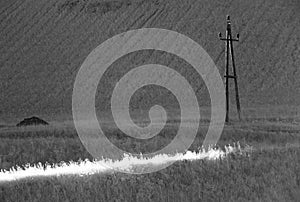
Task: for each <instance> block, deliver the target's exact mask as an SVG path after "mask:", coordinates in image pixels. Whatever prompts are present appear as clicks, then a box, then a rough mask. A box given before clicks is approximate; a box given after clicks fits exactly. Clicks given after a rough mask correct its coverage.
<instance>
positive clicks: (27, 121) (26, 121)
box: [17, 116, 49, 126]
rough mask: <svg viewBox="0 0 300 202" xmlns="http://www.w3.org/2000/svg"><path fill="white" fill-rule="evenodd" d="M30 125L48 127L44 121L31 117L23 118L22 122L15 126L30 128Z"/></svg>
mask: <svg viewBox="0 0 300 202" xmlns="http://www.w3.org/2000/svg"><path fill="white" fill-rule="evenodd" d="M31 125H49V123H48V122H46V121H44V120H43V119H40V118H38V117H35V116H33V117H30V118H25V119H24V120H23V121H21V122H20V123H18V124H17V126H31Z"/></svg>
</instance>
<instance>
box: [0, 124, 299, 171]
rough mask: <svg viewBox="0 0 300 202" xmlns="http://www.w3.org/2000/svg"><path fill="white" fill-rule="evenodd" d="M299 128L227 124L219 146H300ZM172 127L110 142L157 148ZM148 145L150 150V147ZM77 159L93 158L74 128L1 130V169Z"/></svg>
mask: <svg viewBox="0 0 300 202" xmlns="http://www.w3.org/2000/svg"><path fill="white" fill-rule="evenodd" d="M299 132H300V129H299V127H298V126H296V127H295V126H289V125H282V124H281V125H279V126H278V124H275V125H274V124H273V125H272V124H266V123H262V124H257V123H254V124H251V125H250V124H249V123H246V124H242V125H229V126H226V127H225V129H224V131H223V134H222V136H221V139H220V141H219V143H218V144H219V146H221V147H222V146H223V145H225V144H233V143H236V142H240V143H241V145H242V146H243V145H251V146H254V147H256V148H265V147H286V146H289V145H298V146H299V145H300V135H299ZM175 133H176V131H175V130H173V129H170V130H168V132H167V133H166V134H161V135H160V136H159V138H158V139H156V140H155V141H148V142H147V144H144V145H142V144H140V143H139V142H134V141H132V139H129V138H126V137H124V136H122V135H120V134H119V133H118V132H116V131H114V130H111V132H110V134H109V136H110V141H111V142H113V143H114V144H115V145H118V146H119V147H122V148H123V149H124V150H127V151H129V152H134V153H141V152H143V151H145V150H146V151H151V150H157V148H161V147H162V146H163V145H166V144H168V143H170V140H172V139H173V136H174V134H175ZM205 133H206V128H205V127H203V129H202V130H200V131H199V134H198V135H197V137H196V139H195V141H194V143H193V144H192V145H191V147H190V150H191V151H195V150H197V149H198V148H199V147H201V145H202V142H203V134H205ZM149 148H150V149H149ZM80 159H89V160H93V158H92V156H91V155H90V154H89V153H88V152H87V151H86V149H85V148H84V146H83V145H82V143H81V142H80V140H79V138H78V135H77V133H76V131H75V129H72V128H64V129H61V128H60V129H55V128H42V129H40V130H36V131H34V130H29V129H23V130H22V129H19V130H11V131H6V132H1V133H0V169H9V168H11V167H13V166H16V165H19V166H22V165H24V164H27V163H29V164H36V163H42V164H46V163H49V164H55V163H59V162H61V161H64V162H68V161H78V160H80Z"/></svg>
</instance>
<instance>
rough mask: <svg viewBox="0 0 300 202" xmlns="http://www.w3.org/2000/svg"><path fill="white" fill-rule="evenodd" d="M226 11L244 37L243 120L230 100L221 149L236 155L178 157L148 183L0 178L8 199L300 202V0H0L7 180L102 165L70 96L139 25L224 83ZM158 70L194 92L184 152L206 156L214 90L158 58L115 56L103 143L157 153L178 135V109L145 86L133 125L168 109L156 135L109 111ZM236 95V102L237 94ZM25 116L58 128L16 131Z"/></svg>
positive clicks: (1, 195)
mask: <svg viewBox="0 0 300 202" xmlns="http://www.w3.org/2000/svg"><path fill="white" fill-rule="evenodd" d="M227 14H230V16H231V19H232V26H233V34H234V35H235V34H236V33H239V34H240V36H241V38H240V41H239V42H238V43H235V45H234V50H235V56H236V65H237V71H238V72H237V74H238V82H239V87H240V97H241V105H242V109H243V111H242V120H241V121H239V120H237V114H236V110H235V102H234V101H232V102H231V103H230V106H231V110H232V111H231V114H230V117H231V121H230V123H228V124H226V125H225V127H224V130H223V132H222V135H221V138H220V140H219V141H218V144H217V145H213V146H214V149H215V150H216V151H223V152H224V151H226V148H228V145H234V147H233V148H234V151H232V152H230V153H226V155H225V156H224V157H219V158H217V159H208V158H205V159H201V160H182V161H177V162H175V163H174V164H173V165H171V166H169V167H167V168H165V169H163V170H160V171H158V172H153V173H148V174H142V175H138V174H136V175H135V174H125V173H119V172H116V171H112V170H109V171H107V172H98V173H91V174H88V175H86V174H84V175H83V174H73V175H60V176H56V175H51V176H40V177H27V178H22V179H16V180H12V181H5V180H3V179H1V178H0V201H298V200H299V198H300V107H299V106H300V79H299V78H300V69H299V66H300V57H299V56H300V38H299V36H300V35H299V33H300V4H299V2H298V1H297V0H266V1H265V0H253V1H240V0H232V1H222V0H2V1H1V2H0V81H1V84H0V92H1V96H0V103H1V104H0V176H1V174H4V175H5V174H7V175H9V174H8V173H9V172H12V173H14V172H16V173H17V172H18V171H22V170H26V169H27V170H28V169H29V167H30V166H31V167H35V168H38V169H40V170H43V169H46V170H47V169H49V168H51V167H52V168H53V169H59V168H62V167H63V166H62V165H64V166H66V167H68V165H69V166H71V165H74V164H84V162H85V161H88V162H89V161H92V162H93V161H96V160H95V159H94V158H93V157H92V155H91V154H90V153H89V152H88V151H87V150H86V148H85V147H84V146H83V143H82V141H81V140H80V139H79V135H78V133H77V131H76V129H75V127H74V123H73V117H72V93H73V85H74V81H75V77H76V75H77V72H78V71H79V69H80V67H81V65H82V63H83V62H84V60H85V59H86V57H87V56H88V55H89V54H90V52H91V51H93V50H94V49H95V48H96V47H97V46H98V45H99V44H101V43H103V42H104V41H105V40H107V39H109V38H111V37H113V36H115V35H116V34H120V33H122V32H125V31H129V30H132V29H138V28H161V29H169V30H173V31H176V32H179V33H181V34H184V35H186V36H188V37H189V38H191V39H192V40H194V41H195V42H197V43H199V44H200V45H201V46H202V47H203V48H204V49H205V50H206V51H207V53H208V54H209V55H210V57H211V58H212V60H213V61H214V63H215V64H216V66H217V68H218V69H219V71H220V74H221V75H223V74H224V51H225V50H224V44H223V43H222V42H221V41H220V40H219V38H218V33H219V32H222V33H223V34H224V31H225V28H226V24H225V23H226V21H225V20H226V15H227ZM152 63H158V64H161V65H165V66H168V67H170V68H173V69H175V70H176V71H177V72H179V73H180V74H181V75H182V76H183V77H184V78H186V79H187V80H188V82H189V84H190V85H191V86H192V88H193V90H194V92H195V95H196V96H197V101H198V102H199V107H200V111H201V113H200V114H201V120H200V123H199V126H200V129H199V131H198V133H197V135H196V138H195V139H194V140H193V143H192V145H191V146H190V147H189V149H188V150H189V151H192V152H196V153H197V154H201V152H203V151H202V150H201V146H202V143H203V140H204V137H205V134H206V132H207V130H208V126H209V122H210V118H211V111H210V107H211V101H210V96H209V94H208V91H207V88H206V86H205V85H204V82H203V79H202V78H201V77H200V76H199V75H198V76H197V75H195V74H194V73H195V72H194V71H193V70H192V68H191V66H190V65H189V64H188V63H187V62H186V61H184V60H182V59H180V58H178V57H177V56H175V55H172V54H169V53H166V52H162V51H157V50H143V51H137V52H134V53H130V54H127V55H125V56H123V57H122V58H119V59H118V60H116V61H115V62H114V63H113V64H112V65H111V66H110V67H109V69H108V70H107V71H106V72H105V74H104V75H105V76H106V77H105V78H104V79H102V80H100V82H99V84H98V88H97V93H96V96H95V105H96V106H95V109H96V113H97V118H98V119H99V123H100V124H102V126H103V125H104V126H105V132H106V137H107V138H108V139H109V140H110V141H111V142H112V143H113V144H114V145H116V146H118V147H119V148H122V149H123V150H125V151H126V152H130V153H135V154H139V153H147V152H149V151H156V150H158V149H161V148H162V147H164V146H165V145H167V144H168V143H170V142H171V141H172V139H173V138H174V135H175V134H176V133H177V130H178V126H179V120H180V119H179V117H178V116H179V115H181V114H180V113H179V110H178V108H179V107H180V106H178V102H177V101H176V100H174V96H173V97H172V94H171V95H170V92H169V91H166V90H165V89H163V88H158V89H157V88H155V87H153V86H150V87H149V88H143V89H141V90H140V89H139V90H138V91H137V93H136V94H134V96H132V99H131V100H130V102H131V104H130V112H131V114H130V116H131V118H132V119H133V120H134V123H136V124H137V125H143V124H148V123H149V114H148V111H149V109H150V107H152V106H153V105H157V104H158V105H161V106H166V108H165V110H166V111H167V113H168V114H167V115H168V118H169V119H168V121H169V122H168V124H166V126H165V128H164V130H163V131H162V132H161V133H159V134H158V135H157V136H156V137H155V138H153V139H152V138H151V139H149V140H148V141H137V140H133V139H132V138H129V137H128V136H124V134H123V133H122V132H120V130H119V129H118V128H117V127H116V124H115V122H114V120H113V117H112V114H111V112H110V107H111V104H110V102H109V101H110V98H111V94H112V92H111V91H112V90H113V88H114V87H115V85H116V83H117V82H118V80H119V79H120V78H121V77H122V76H123V75H124V74H126V73H128V72H129V71H130V70H131V69H133V68H135V67H138V66H141V65H145V64H152ZM231 84H232V83H231ZM230 89H232V90H233V86H230ZM230 96H231V97H230V98H231V100H234V94H233V93H231V95H230ZM192 112H193V111H191V114H192ZM29 116H38V117H41V118H43V119H44V120H46V121H47V122H49V123H50V125H48V126H28V127H16V124H17V123H18V122H19V121H21V120H22V119H23V118H25V117H29ZM180 118H181V121H183V122H184V121H186V122H189V121H191V122H192V121H194V119H193V117H180ZM182 124H183V123H182ZM186 132H187V133H189V130H188V129H187V130H186ZM147 166H148V165H146V166H145V169H147ZM28 172H29V171H28ZM45 172H46V171H45ZM4 175H2V176H4Z"/></svg>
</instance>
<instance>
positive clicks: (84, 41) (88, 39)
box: [70, 9, 138, 60]
mask: <svg viewBox="0 0 300 202" xmlns="http://www.w3.org/2000/svg"><path fill="white" fill-rule="evenodd" d="M134 11H136V12H137V13H138V11H137V9H135V10H134ZM127 14H129V17H127V19H128V18H130V17H132V16H134V15H135V13H134V12H126V14H125V15H127ZM116 17H117V18H116V20H115V21H116V22H118V24H125V23H123V21H121V22H119V21H118V19H124V18H123V17H124V16H116ZM97 20H98V19H97ZM109 21H110V22H111V20H109ZM107 24H108V23H107V21H105V19H104V21H103V22H102V24H101V25H100V27H101V26H102V25H107ZM97 26H99V25H97ZM114 26H115V23H112V25H109V24H108V29H103V31H104V30H107V31H108V32H109V31H110V30H111V29H112V28H113V27H114ZM89 28H92V30H91V29H89V30H90V31H88V33H87V35H86V38H85V39H83V40H81V42H80V43H79V44H78V47H74V48H73V50H72V51H71V54H70V56H71V57H72V60H73V57H76V55H75V54H74V52H76V50H77V48H80V47H81V45H82V44H83V43H86V41H88V42H90V43H94V41H97V40H96V38H97V36H95V35H93V36H95V37H93V38H92V36H90V34H91V33H92V32H93V24H92V26H90V27H89ZM94 29H95V28H94ZM116 30H117V29H116ZM107 35H109V34H107ZM98 45H99V44H97V45H96V46H98ZM96 46H95V45H93V47H96Z"/></svg>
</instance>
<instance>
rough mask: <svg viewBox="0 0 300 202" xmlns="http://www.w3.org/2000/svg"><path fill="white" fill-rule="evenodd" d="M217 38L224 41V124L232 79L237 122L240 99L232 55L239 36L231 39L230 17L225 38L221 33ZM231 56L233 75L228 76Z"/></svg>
mask: <svg viewBox="0 0 300 202" xmlns="http://www.w3.org/2000/svg"><path fill="white" fill-rule="evenodd" d="M219 38H220V40H222V41H226V48H225V76H224V77H225V94H226V118H225V122H226V123H228V122H229V79H234V85H235V98H236V107H237V112H238V117H239V120H241V105H240V98H239V89H238V82H237V74H236V69H235V61H234V53H233V43H232V42H233V41H239V34H237V35H236V39H233V38H232V34H231V22H230V16H229V15H228V16H227V28H226V38H222V34H221V32H220V33H219ZM230 55H231V61H232V68H233V75H230V74H229V60H230Z"/></svg>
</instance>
